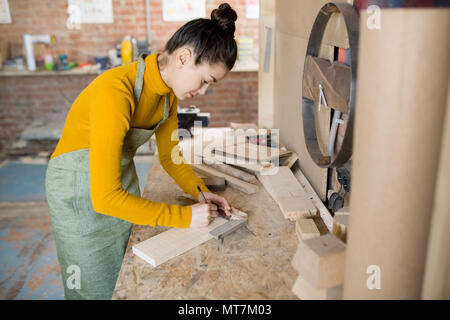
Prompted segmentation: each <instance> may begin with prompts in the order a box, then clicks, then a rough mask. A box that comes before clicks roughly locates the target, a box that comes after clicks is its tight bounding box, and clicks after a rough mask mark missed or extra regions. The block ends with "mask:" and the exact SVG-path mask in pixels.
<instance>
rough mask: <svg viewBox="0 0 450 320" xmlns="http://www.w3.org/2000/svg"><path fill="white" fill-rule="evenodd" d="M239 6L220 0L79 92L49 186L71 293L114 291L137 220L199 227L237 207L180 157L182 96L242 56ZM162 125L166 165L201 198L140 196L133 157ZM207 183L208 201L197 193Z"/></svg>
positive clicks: (198, 90)
mask: <svg viewBox="0 0 450 320" xmlns="http://www.w3.org/2000/svg"><path fill="white" fill-rule="evenodd" d="M236 19H237V15H236V12H235V11H234V10H233V9H232V8H231V7H230V6H229V5H228V4H221V5H220V6H219V7H218V8H217V9H215V10H213V12H212V13H211V19H196V20H192V21H190V22H188V23H186V24H185V25H184V26H182V27H181V28H180V29H179V30H178V31H177V32H176V33H175V34H174V35H173V36H172V37H171V39H170V40H169V41H168V42H167V44H166V47H165V50H164V52H163V53H161V54H153V55H149V56H146V57H142V56H141V57H140V58H139V61H138V62H135V63H133V64H130V65H127V66H122V67H118V68H114V69H111V70H109V71H106V72H104V73H103V74H102V75H100V76H99V77H97V78H96V79H95V80H94V81H92V83H91V84H90V85H89V86H88V87H87V88H86V89H84V90H83V91H82V92H81V94H80V95H79V96H78V98H77V99H76V100H75V102H74V104H73V106H72V108H71V109H70V112H69V114H68V116H67V119H66V123H65V126H64V131H63V134H62V136H61V139H60V141H59V143H58V145H57V147H56V149H55V151H54V153H53V154H52V156H51V159H50V161H49V166H48V169H47V176H46V193H47V201H48V206H49V210H50V217H51V222H52V226H53V231H54V236H55V241H56V248H57V253H58V260H59V263H60V266H61V274H62V277H63V283H64V291H65V296H66V298H67V299H110V298H111V297H112V293H113V290H114V287H115V284H116V280H117V276H118V273H119V271H120V267H121V264H122V259H123V255H124V252H125V248H126V246H127V242H128V238H129V236H130V232H131V227H132V224H133V223H135V224H141V225H150V226H168V227H177V228H188V227H191V228H195V227H204V226H207V225H208V224H209V223H210V221H211V220H212V219H214V218H215V217H216V216H217V206H221V207H223V208H224V209H225V211H226V213H227V215H230V214H231V212H232V211H233V210H235V209H234V208H232V207H231V206H230V204H229V203H228V202H227V200H226V199H224V198H223V197H220V196H218V195H215V194H213V193H211V192H210V191H209V190H208V189H207V187H206V186H205V184H204V183H203V181H202V180H201V179H200V178H198V177H197V176H196V175H195V173H194V172H193V171H192V169H191V167H190V166H189V165H187V164H178V165H176V164H174V162H173V161H172V159H171V153H172V150H173V148H174V147H175V146H176V144H177V141H172V140H171V136H172V132H173V131H174V130H177V127H178V121H177V105H178V99H179V100H184V99H188V98H193V97H195V96H196V95H197V94H204V93H205V92H206V90H207V89H208V86H209V85H210V84H211V83H213V82H218V81H220V80H221V79H223V78H224V77H225V76H226V75H227V73H228V72H229V71H230V70H231V68H232V67H233V65H234V63H235V61H236V55H237V47H236V43H235V40H234V31H235V25H234V22H235V21H236ZM153 133H155V134H156V142H157V145H158V151H159V158H160V162H161V165H162V167H163V168H164V169H165V170H166V171H167V172H168V173H169V174H170V176H171V177H172V178H173V179H174V180H175V181H176V183H177V184H178V185H179V186H180V187H181V188H182V189H183V191H185V192H187V193H189V194H191V195H192V196H194V197H195V198H196V199H198V201H199V203H198V204H195V205H192V206H186V207H183V206H179V205H169V204H167V203H156V202H153V201H150V200H147V199H143V198H141V197H140V190H139V184H138V179H137V175H136V169H135V166H134V162H133V157H134V154H135V152H136V149H137V148H138V147H139V146H141V145H142V144H144V143H145V142H147V141H148V139H149V138H150V137H151V135H152V134H153ZM197 185H198V186H200V187H201V189H202V191H203V193H204V196H205V198H206V200H207V201H208V203H205V201H204V199H203V197H201V196H200V197H199V191H198V190H197Z"/></svg>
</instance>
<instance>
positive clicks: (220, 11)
mask: <svg viewBox="0 0 450 320" xmlns="http://www.w3.org/2000/svg"><path fill="white" fill-rule="evenodd" d="M211 20H213V21H216V22H217V23H218V24H219V25H220V26H221V27H222V29H224V30H225V31H226V32H227V33H230V34H231V35H234V31H235V30H236V26H235V25H234V22H235V21H236V20H237V14H236V11H234V10H233V9H232V8H231V7H230V5H229V4H228V3H222V4H221V5H220V6H219V7H218V8H217V9H214V10H213V11H212V12H211Z"/></svg>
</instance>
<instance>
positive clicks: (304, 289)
mask: <svg viewBox="0 0 450 320" xmlns="http://www.w3.org/2000/svg"><path fill="white" fill-rule="evenodd" d="M292 292H293V293H294V294H295V295H296V296H297V297H298V298H300V299H302V300H341V299H342V292H343V285H342V284H341V285H338V286H336V287H332V288H326V289H317V288H315V287H313V286H312V285H311V284H309V283H308V281H307V280H306V279H305V278H304V277H303V276H301V275H299V276H298V278H297V280H296V281H295V284H294V287H293V288H292Z"/></svg>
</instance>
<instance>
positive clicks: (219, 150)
mask: <svg viewBox="0 0 450 320" xmlns="http://www.w3.org/2000/svg"><path fill="white" fill-rule="evenodd" d="M214 153H216V154H218V155H225V156H233V157H234V156H236V157H237V158H241V159H247V160H254V161H266V162H270V161H275V160H277V159H278V160H279V158H280V157H282V156H288V155H290V154H291V153H292V151H289V150H280V149H278V148H272V147H268V146H264V145H257V144H254V143H236V144H229V145H226V144H225V143H224V144H220V143H218V144H216V145H215V147H214Z"/></svg>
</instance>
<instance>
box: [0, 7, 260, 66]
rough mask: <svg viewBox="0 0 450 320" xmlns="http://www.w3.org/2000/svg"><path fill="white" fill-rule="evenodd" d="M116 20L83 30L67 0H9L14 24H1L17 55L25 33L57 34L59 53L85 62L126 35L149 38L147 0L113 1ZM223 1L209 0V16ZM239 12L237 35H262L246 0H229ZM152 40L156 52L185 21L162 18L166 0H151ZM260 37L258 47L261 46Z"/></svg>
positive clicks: (1, 30)
mask: <svg viewBox="0 0 450 320" xmlns="http://www.w3.org/2000/svg"><path fill="white" fill-rule="evenodd" d="M112 2H113V15H114V23H112V24H81V28H80V29H79V30H75V29H74V30H69V29H68V28H67V27H66V21H67V18H68V14H67V0H9V1H8V3H9V7H10V11H11V18H12V23H11V24H0V35H1V38H2V39H6V40H8V41H10V43H11V53H12V54H13V55H19V54H23V35H24V34H26V33H28V34H53V35H54V36H55V37H56V41H57V43H56V44H55V46H54V52H55V54H61V53H67V54H68V56H69V60H73V61H78V62H83V61H89V60H93V57H94V56H96V55H105V54H106V53H107V52H108V50H109V49H111V48H113V47H115V45H116V44H117V43H119V42H120V41H121V40H122V39H123V37H124V36H126V35H133V36H134V37H136V38H138V39H146V30H147V27H146V20H145V1H144V0H113V1H112ZM222 2H225V0H224V1H221V0H206V16H207V17H209V16H210V14H211V11H212V10H213V9H214V8H216V7H217V6H218V5H219V4H220V3H222ZM226 2H228V3H229V4H230V5H231V6H232V7H233V8H234V9H235V10H236V12H237V14H238V20H237V22H236V33H235V35H236V37H240V36H245V37H253V38H255V39H257V38H258V20H256V19H246V17H245V0H226ZM150 12H151V14H150V16H151V18H150V19H151V20H150V21H151V29H152V31H151V39H152V49H153V50H155V51H158V50H160V49H161V48H163V47H164V44H165V43H166V41H167V40H168V39H169V38H170V36H171V35H172V34H173V33H174V32H175V31H176V30H177V29H178V28H179V27H180V26H181V25H183V24H184V23H185V22H165V21H163V20H162V1H161V0H150ZM257 45H258V43H257V40H256V42H255V48H257Z"/></svg>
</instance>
